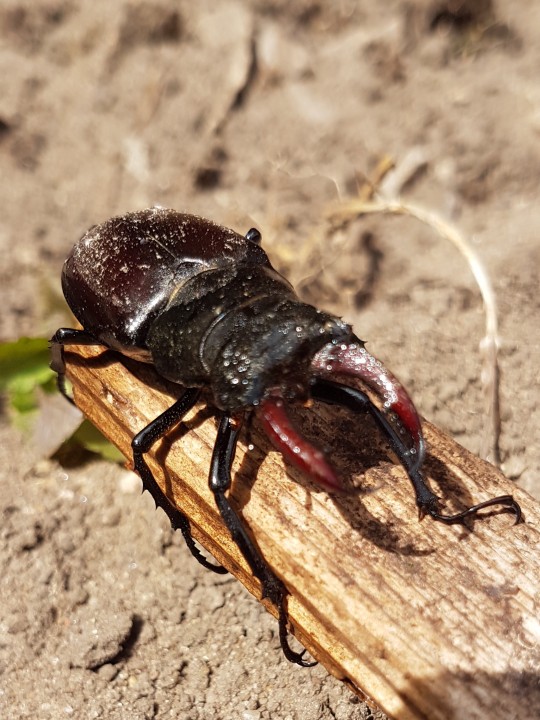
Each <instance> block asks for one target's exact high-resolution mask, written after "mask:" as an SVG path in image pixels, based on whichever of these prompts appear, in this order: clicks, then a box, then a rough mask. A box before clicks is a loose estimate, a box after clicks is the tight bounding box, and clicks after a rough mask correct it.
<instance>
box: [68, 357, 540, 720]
mask: <svg viewBox="0 0 540 720" xmlns="http://www.w3.org/2000/svg"><path fill="white" fill-rule="evenodd" d="M79 353H80V354H79ZM66 359H67V362H68V366H67V367H68V376H69V378H70V380H71V382H72V383H73V387H74V393H75V399H76V402H77V405H78V406H79V407H80V408H81V410H82V411H83V412H84V414H85V415H86V416H87V417H89V418H90V420H91V421H92V422H93V423H94V424H95V425H96V426H97V427H98V428H99V429H100V430H101V431H102V432H103V433H104V434H105V435H106V436H107V437H109V438H110V439H111V440H112V441H113V442H114V443H115V445H117V446H118V447H119V448H120V450H121V451H122V452H123V453H125V454H126V457H128V458H129V457H130V441H131V438H132V436H133V435H134V433H135V432H136V431H138V430H140V429H141V428H142V427H144V426H145V425H146V424H147V423H148V422H150V421H151V420H152V419H153V418H155V417H156V416H157V415H158V414H159V413H160V412H162V411H163V410H164V409H165V408H166V407H168V406H169V405H170V404H171V402H172V400H173V395H172V394H171V387H170V386H166V385H165V384H164V383H163V381H160V379H159V378H157V376H155V374H154V373H153V371H152V369H151V368H149V367H144V366H143V367H140V366H136V368H135V370H136V372H135V374H132V372H129V371H128V370H127V369H126V367H125V366H124V365H122V364H120V363H119V362H116V361H114V359H113V360H112V361H111V354H110V353H102V354H101V355H100V353H99V350H96V349H95V348H74V349H70V350H69V352H68V351H66ZM130 369H131V370H133V368H132V367H131V366H130ZM172 389H173V391H174V390H175V388H172ZM309 416H310V417H311V418H312V419H313V422H314V423H315V425H316V427H315V428H314V429H313V431H314V432H317V434H318V435H319V437H320V438H321V440H322V441H323V442H324V443H328V444H331V443H333V444H334V447H335V452H336V456H337V461H338V463H339V468H340V471H341V472H342V473H345V474H347V469H348V466H349V465H350V464H351V462H352V460H351V458H353V459H354V458H356V459H358V456H359V455H360V457H361V461H360V465H359V466H355V467H354V468H352V469H351V468H349V470H350V471H351V472H352V473H354V472H360V473H362V475H361V477H360V483H361V485H362V486H363V487H365V488H370V489H371V492H369V493H367V494H364V495H362V494H358V495H347V496H343V497H329V496H328V495H326V494H325V493H322V492H317V491H315V490H314V488H313V487H312V486H311V485H310V483H309V481H307V480H306V478H303V477H302V476H301V475H299V474H297V473H295V471H294V470H292V469H289V468H288V469H285V468H284V467H283V464H282V461H281V458H280V456H279V455H278V454H277V453H275V452H271V451H270V452H269V446H268V443H267V442H266V440H265V438H264V437H262V436H261V435H260V434H258V432H257V429H256V427H255V428H254V429H253V431H252V432H251V434H250V438H249V441H250V442H251V443H253V445H254V449H253V450H252V451H251V452H250V451H248V450H247V449H246V444H245V442H244V441H241V442H240V445H239V448H238V454H237V459H236V461H235V463H234V466H233V487H232V491H231V497H232V502H233V504H234V505H235V506H236V507H237V508H238V509H239V510H240V512H241V515H242V517H243V519H244V521H245V523H246V525H247V527H248V528H249V530H250V532H251V533H252V536H253V538H254V539H255V541H256V543H257V544H258V545H259V547H260V549H261V552H262V553H263V555H264V557H265V558H266V560H267V562H268V563H269V565H270V566H271V567H272V568H273V569H274V571H275V572H276V573H277V574H278V575H279V576H280V577H281V578H282V579H283V580H284V582H285V584H286V585H287V587H288V589H289V591H290V593H291V595H290V601H289V613H290V618H291V622H292V624H293V626H294V629H295V634H296V636H297V637H298V638H299V640H300V641H301V642H302V643H303V644H304V645H305V646H306V647H307V648H308V649H309V650H310V651H311V652H312V653H313V655H314V656H315V657H316V658H317V659H318V660H319V661H320V662H321V663H323V665H324V666H325V667H326V668H327V669H328V670H329V671H330V672H332V673H333V674H334V675H337V676H338V677H341V678H342V679H344V680H346V681H347V682H349V683H350V684H351V685H352V686H353V687H354V688H356V689H357V690H358V691H361V692H362V693H365V695H366V696H367V697H369V698H371V701H372V702H373V703H374V704H376V705H377V706H379V707H381V708H382V709H384V710H385V711H386V712H387V713H388V714H389V715H390V716H393V717H396V718H400V720H409V719H410V720H412V719H414V720H419V719H420V718H423V719H425V718H430V720H438V719H440V720H448V719H449V718H454V717H455V718H461V717H467V718H468V719H469V720H475V719H477V720H480V719H484V718H486V717H489V718H491V719H492V720H498V719H499V718H500V719H501V720H502V718H504V720H507V718H508V717H509V715H508V708H512V712H511V717H513V718H516V720H517V719H518V718H521V719H522V720H525V718H531V717H538V716H540V694H539V693H538V685H537V681H536V680H535V675H534V673H535V672H536V673H537V672H538V670H539V668H540V657H539V650H538V640H539V639H540V625H539V623H538V615H539V607H538V604H539V600H538V599H539V598H540V591H539V583H538V572H537V571H538V566H539V562H540V550H539V548H540V538H539V532H538V527H539V522H540V511H539V507H538V504H536V503H535V502H534V500H532V498H530V497H529V496H528V495H527V494H526V493H525V492H523V491H520V490H516V489H515V488H514V487H513V486H512V484H511V483H510V482H509V481H508V480H507V479H506V478H504V477H503V476H502V475H501V474H500V472H499V471H497V470H496V469H495V468H493V467H492V466H491V465H489V464H487V463H486V462H484V461H482V460H480V459H478V458H476V457H474V456H473V455H471V454H470V453H469V452H468V451H466V450H465V449H464V448H462V447H461V446H459V445H458V444H456V443H455V442H453V441H452V440H451V439H450V438H449V437H447V436H446V435H445V434H444V433H442V432H441V431H439V430H438V429H437V428H435V427H433V426H431V425H429V424H426V436H427V442H428V445H429V455H428V460H427V463H426V473H427V476H428V477H429V478H430V480H431V482H432V484H434V486H435V485H436V486H438V490H439V492H440V494H441V495H444V497H445V498H447V499H448V505H453V506H454V507H459V506H460V503H461V504H462V505H463V504H469V503H470V502H472V501H474V502H477V501H481V500H483V499H486V498H488V497H490V496H493V495H499V494H504V493H510V492H513V493H514V495H515V496H516V498H517V499H518V500H519V502H520V503H522V506H523V510H524V513H525V517H526V523H524V524H521V525H518V526H514V525H513V524H512V516H510V515H507V514H505V513H501V514H498V515H493V516H490V517H489V518H486V519H484V520H478V521H476V522H475V523H474V532H469V531H467V530H466V529H464V528H462V527H448V526H444V525H440V524H437V523H434V522H432V521H431V520H430V519H425V520H424V521H423V522H422V523H421V524H420V523H419V522H418V518H417V512H416V508H415V505H414V500H413V495H412V491H411V489H410V487H409V484H408V480H407V477H406V475H405V473H404V471H403V470H402V469H401V468H400V467H398V466H396V465H395V464H394V462H393V461H392V458H391V457H390V456H388V455H387V451H386V450H385V449H384V446H381V444H380V442H379V440H378V436H377V434H376V432H375V431H374V429H373V428H372V427H370V426H369V423H368V422H367V421H366V419H365V418H358V420H357V423H353V425H354V427H353V429H352V430H351V423H350V417H349V415H348V414H346V413H344V412H342V411H339V410H335V409H330V408H323V407H318V406H317V407H315V408H313V409H312V410H311V411H310V415H309ZM185 424H186V425H187V427H188V428H189V432H186V433H182V437H181V438H179V439H178V438H177V441H176V442H171V440H170V439H168V438H166V439H164V440H163V441H161V442H159V443H157V445H156V447H155V448H154V450H153V451H152V452H151V453H149V456H148V460H149V464H150V466H151V467H152V469H153V471H154V473H155V475H156V479H157V480H158V482H159V483H160V484H161V486H162V487H163V489H164V490H165V492H166V493H167V494H168V496H169V497H170V498H172V499H173V500H174V502H175V503H176V504H177V505H178V507H179V508H181V509H182V511H183V512H185V513H186V514H187V515H188V516H189V517H190V519H191V523H192V526H193V534H194V536H195V537H196V538H197V539H198V540H199V541H200V542H201V543H202V544H203V545H204V546H205V547H206V548H207V549H208V550H209V551H210V552H211V553H212V554H213V555H214V556H215V557H216V558H217V559H218V560H219V561H220V562H222V563H223V564H224V565H225V566H226V567H227V568H228V569H229V570H230V571H231V572H232V573H233V574H234V575H235V576H236V577H237V578H238V579H239V580H240V582H242V583H243V584H244V585H245V586H246V587H247V588H248V590H249V591H250V592H251V593H252V594H254V595H255V597H259V587H258V583H257V581H256V580H255V579H254V578H253V577H252V576H251V574H250V572H249V568H248V567H247V565H246V563H245V562H244V560H243V558H242V557H241V556H240V555H239V553H238V551H237V548H236V547H235V545H234V544H233V543H232V542H231V539H230V537H229V535H228V532H227V531H226V530H225V528H224V527H223V525H222V523H221V520H220V517H219V514H218V512H217V509H216V507H215V503H214V500H213V497H212V495H211V493H210V491H209V489H208V484H207V475H208V468H209V462H210V454H211V448H212V445H213V442H214V438H215V432H216V429H215V422H214V420H213V418H212V417H209V415H208V413H201V411H200V408H199V409H196V410H195V411H194V414H191V415H190V416H189V417H188V418H186V423H185ZM325 432H326V435H325ZM177 435H178V433H177ZM362 447H363V448H364V452H361V448H362ZM435 481H436V483H435ZM268 609H269V610H270V611H273V608H268ZM274 614H275V612H274ZM213 621H214V620H212V622H213ZM209 622H210V620H209ZM306 672H309V671H306Z"/></svg>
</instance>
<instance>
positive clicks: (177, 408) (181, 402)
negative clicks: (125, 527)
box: [131, 388, 227, 574]
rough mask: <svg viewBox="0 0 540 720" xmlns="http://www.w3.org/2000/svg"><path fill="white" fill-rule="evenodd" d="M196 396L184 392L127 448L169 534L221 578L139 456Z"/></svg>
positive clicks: (195, 391)
mask: <svg viewBox="0 0 540 720" xmlns="http://www.w3.org/2000/svg"><path fill="white" fill-rule="evenodd" d="M199 395H200V390H199V389H198V388H188V389H187V390H186V391H185V393H184V394H183V395H182V397H181V398H179V399H178V400H177V401H176V402H175V403H174V405H171V407H170V408H168V409H167V410H165V412H164V413H162V414H161V415H159V416H158V417H157V418H156V419H155V420H152V422H151V423H150V424H149V425H147V426H146V427H145V428H143V429H142V430H141V431H140V432H138V433H137V435H135V437H134V438H133V440H132V441H131V447H132V449H133V465H134V468H135V471H136V472H137V473H138V474H139V475H140V476H141V479H142V481H143V492H144V490H148V492H149V493H150V495H151V496H152V497H153V498H154V502H155V504H156V507H160V508H161V509H162V510H164V511H165V513H166V514H167V517H168V518H169V520H170V521H171V526H172V528H173V530H180V531H181V533H182V535H183V536H184V540H185V541H186V545H187V546H188V548H189V550H190V552H191V554H192V555H193V557H194V558H195V559H196V560H198V562H200V564H201V565H203V566H204V567H205V568H207V569H208V570H212V571H213V572H216V573H220V574H224V573H226V572H227V570H226V569H225V568H224V567H222V566H221V565H215V564H214V563H211V562H209V561H208V560H207V559H206V558H205V557H204V555H203V554H202V553H201V552H200V550H199V548H198V547H197V546H196V545H195V542H194V540H193V537H192V536H191V529H190V525H189V520H188V519H187V517H186V516H185V515H184V513H183V512H180V510H178V508H176V507H174V505H172V503H171V501H170V500H169V498H168V497H167V496H166V495H165V493H164V492H163V490H162V489H161V488H160V486H159V485H158V483H157V482H156V479H155V478H154V476H153V474H152V471H151V470H150V468H149V467H148V465H147V463H146V460H145V459H144V457H143V454H144V453H146V452H148V451H149V450H150V448H151V447H152V445H153V444H154V443H155V442H156V441H157V440H159V439H160V438H162V437H163V436H164V435H165V434H166V433H167V432H168V431H169V430H170V429H171V428H172V427H173V426H174V425H176V424H177V423H179V422H180V420H181V419H182V418H183V417H184V415H185V414H186V413H187V412H189V410H191V408H192V407H193V406H194V405H195V403H196V402H197V398H198V397H199Z"/></svg>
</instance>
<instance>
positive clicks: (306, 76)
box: [0, 0, 540, 720]
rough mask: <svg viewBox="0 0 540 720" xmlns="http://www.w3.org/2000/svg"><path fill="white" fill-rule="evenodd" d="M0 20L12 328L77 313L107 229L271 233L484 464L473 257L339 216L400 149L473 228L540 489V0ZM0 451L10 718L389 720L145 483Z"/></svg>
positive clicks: (5, 6)
mask: <svg viewBox="0 0 540 720" xmlns="http://www.w3.org/2000/svg"><path fill="white" fill-rule="evenodd" d="M0 28H2V32H1V36H0V163H1V168H2V187H1V195H2V203H1V204H2V214H1V219H0V249H1V262H0V282H1V298H2V314H1V316H0V338H1V339H3V340H7V339H12V338H16V337H18V336H21V335H44V336H50V335H51V334H52V332H53V331H54V330H55V329H56V327H57V326H58V325H59V324H61V323H62V322H64V320H63V317H62V313H61V312H60V311H59V310H58V303H57V302H52V301H51V299H50V297H51V288H55V289H56V290H58V287H59V276H60V268H61V263H62V261H63V259H64V257H65V256H66V254H67V252H68V249H69V248H70V247H71V245H72V244H73V242H74V241H75V240H76V239H77V238H78V237H79V236H80V235H81V234H82V232H84V230H86V228H87V227H89V226H90V225H92V224H95V223H96V222H100V221H102V220H104V219H106V218H107V217H109V216H111V215H114V214H118V213H121V212H124V211H127V210H133V209H138V208H142V207H147V206H150V205H152V204H161V205H165V206H171V207H175V208H177V209H180V210H188V211H190V212H195V213H199V214H202V215H206V216H208V217H212V218H214V219H216V220H219V221H222V222H224V223H225V224H229V225H231V226H233V227H235V228H236V229H238V230H240V231H244V232H245V230H247V229H248V228H249V227H251V226H252V225H257V226H258V227H259V228H260V229H261V230H262V233H263V238H264V243H265V247H266V248H267V250H268V251H269V253H270V255H271V257H272V259H273V261H274V262H275V264H276V265H277V266H278V267H279V268H280V269H282V270H283V271H284V272H286V273H287V274H288V275H289V277H290V278H291V279H292V280H293V281H294V282H296V283H300V286H301V288H302V292H303V294H304V296H305V297H306V298H308V299H309V300H311V301H312V302H316V303H317V304H319V305H322V306H325V307H326V308H327V309H330V310H333V311H337V312H340V313H342V314H344V315H345V317H346V318H347V319H348V320H349V321H351V322H353V323H354V325H355V328H356V329H357V332H358V334H359V335H360V336H361V337H362V338H364V339H366V340H368V341H369V343H370V348H371V349H372V350H373V352H375V353H376V354H377V355H378V356H379V357H380V358H381V359H383V360H384V361H385V362H386V364H387V365H388V366H389V367H391V368H392V369H393V370H394V371H395V372H396V374H397V375H398V376H399V377H401V378H402V380H403V381H404V383H405V384H406V385H407V386H408V387H409V389H410V391H411V393H412V395H413V397H414V398H415V400H416V403H417V405H418V407H419V409H420V411H421V412H422V414H424V415H425V416H426V417H428V418H429V419H430V420H431V421H433V422H435V423H436V424H437V425H439V426H440V427H442V428H444V429H446V430H447V431H448V432H449V433H451V434H452V435H453V436H454V437H455V438H457V439H458V440H459V441H460V442H462V443H463V444H464V445H466V446H467V447H468V448H470V449H472V450H473V451H475V452H480V450H481V449H482V448H483V447H485V438H486V431H487V432H489V427H490V424H489V421H488V419H487V418H486V415H485V411H484V407H485V400H484V391H483V388H482V383H481V377H480V376H481V356H480V352H479V342H480V340H481V338H482V336H483V326H484V315H483V310H482V302H481V298H480V295H479V292H478V289H477V287H476V286H475V284H474V281H473V279H472V276H471V272H470V269H469V267H468V266H467V264H466V262H465V261H464V259H463V257H462V256H461V255H459V254H458V253H457V251H456V250H455V248H453V247H452V246H451V245H449V244H448V242H447V241H445V240H442V239H441V238H440V237H438V236H437V234H436V233H435V232H434V231H433V229H432V228H429V227H426V226H425V225H423V224H421V223H419V222H417V221H414V220H412V219H406V218H394V217H391V218H389V217H377V218H375V217H374V216H370V217H368V218H365V219H363V220H362V221H359V222H356V223H355V224H354V225H352V226H350V227H348V228H347V230H346V231H345V232H344V233H341V234H339V233H338V234H335V233H332V234H330V232H329V230H328V227H327V226H326V225H325V223H324V219H323V217H324V212H325V209H326V208H327V206H328V204H330V203H332V202H334V201H335V200H336V198H337V197H338V196H341V197H350V196H353V195H355V194H356V193H357V189H358V187H359V186H362V185H363V184H364V182H365V177H374V176H375V175H374V173H375V170H376V168H377V167H378V165H379V164H380V162H381V160H382V159H383V158H384V157H385V156H386V155H389V156H390V157H391V158H393V160H394V161H395V163H396V167H397V169H398V177H397V178H396V176H395V175H394V177H393V178H392V177H388V176H387V185H386V192H387V193H390V192H392V187H391V182H390V181H392V182H394V190H395V188H396V187H397V190H398V191H400V192H401V197H402V198H403V199H404V200H406V201H407V202H410V203H415V204H418V205H421V206H423V207H425V208H427V209H429V210H430V211H431V212H434V213H437V214H438V215H440V217H442V218H443V219H445V220H446V221H448V222H451V223H453V224H454V225H455V226H456V227H458V228H460V229H461V231H462V232H463V233H464V234H465V235H466V236H467V237H468V238H470V239H471V241H472V244H473V246H474V248H475V250H476V251H477V253H478V254H479V256H480V257H481V259H482V261H483V263H484V264H485V267H486V269H487V271H488V273H489V275H490V277H491V280H492V282H493V285H494V288H495V292H496V297H497V302H498V306H499V322H500V335H501V341H502V346H501V353H500V363H501V371H502V375H501V385H500V390H501V408H502V413H501V434H500V439H499V447H500V455H501V460H502V466H503V469H504V470H505V472H506V473H507V474H508V475H509V476H510V477H512V478H513V479H515V480H516V481H517V482H519V483H520V484H521V485H522V486H524V487H525V488H527V489H528V490H529V491H530V492H533V493H534V494H536V495H537V497H540V482H539V480H538V476H539V472H538V471H539V465H540V450H539V446H538V443H537V438H538V436H539V435H540V411H539V409H538V405H537V389H536V383H537V381H538V366H539V359H540V345H539V342H538V330H537V328H538V308H539V302H540V301H539V296H538V267H539V264H540V245H539V243H538V240H537V234H538V231H539V228H540V209H539V206H538V203H537V196H538V186H539V182H540V157H539V149H538V147H539V145H538V141H539V135H540V88H539V85H538V68H539V67H540V45H539V44H538V32H539V29H540V6H539V5H538V3H537V2H534V1H533V0H521V1H520V2H518V3H511V4H510V3H502V2H498V3H491V2H490V1H489V0H462V1H461V2H460V1H459V0H458V1H456V2H445V0H440V2H435V1H431V0H409V1H405V0H389V1H388V2H385V3H377V2H374V0H371V2H369V0H358V1H353V0H342V1H341V2H330V0H328V1H327V2H325V1H324V0H321V1H320V2H315V1H308V0H298V2H295V3H289V2H285V1H284V0H251V1H250V2H249V1H247V0H246V1H245V2H241V1H239V0H238V1H235V0H222V2H220V3H215V2H211V0H201V1H200V2H198V3H193V2H188V1H187V0H182V1H181V2H173V1H172V0H171V1H167V0H146V1H144V2H133V3H130V2H127V0H118V1H117V2H114V3H111V2H104V1H103V0H94V2H92V3H76V2H71V1H69V0H64V1H62V0H42V2H39V3H36V2H34V1H33V0H3V2H2V4H1V6H0ZM408 168H411V169H410V170H408ZM62 407H63V406H62ZM54 423H55V421H54V420H53V418H51V417H49V418H47V420H46V421H45V424H47V425H49V426H51V425H54ZM0 438H1V439H0V468H1V473H2V481H1V482H2V492H1V505H2V511H3V516H2V518H3V519H2V523H1V526H0V535H1V543H0V562H1V573H0V578H1V580H0V588H1V589H0V593H1V598H2V602H1V605H2V610H1V615H0V673H1V675H0V716H1V717H2V718H8V719H10V718H14V719H15V718H40V719H47V718H54V719H56V718H65V717H76V718H108V719H111V720H115V719H116V718H133V719H135V720H138V719H139V718H141V719H142V718H172V717H174V718H186V719H187V718H189V719H190V720H200V719H202V718H213V719H214V720H217V719H218V718H233V717H234V718H241V719H242V720H263V719H265V718H272V720H293V719H294V720H296V719H300V718H302V719H303V720H330V719H333V720H345V719H348V718H351V719H353V720H360V719H361V718H368V717H372V716H371V715H370V714H369V710H368V709H367V707H366V706H364V705H363V704H362V703H360V702H359V701H358V700H357V698H355V697H353V696H351V694H350V693H349V691H348V690H347V689H346V688H345V687H343V686H342V685H340V683H339V682H338V681H336V680H334V679H333V678H331V677H328V676H327V675H326V673H325V672H324V670H323V669H321V668H315V669H314V670H302V669H299V668H295V667H291V666H290V665H289V664H288V663H287V662H286V661H285V660H284V658H283V657H282V654H281V652H280V650H279V643H278V640H277V637H276V626H275V623H274V621H273V620H272V618H271V617H270V616H268V615H267V614H266V613H265V612H264V611H263V610H262V609H261V608H260V607H259V606H258V605H257V603H255V602H254V601H253V600H252V599H251V598H250V597H248V596H247V594H246V593H245V592H244V591H243V590H242V588H241V587H240V586H239V585H238V583H236V582H235V581H234V580H232V579H230V578H226V579H223V578H220V577H218V576H213V575H212V574H209V573H208V574H207V573H205V571H204V570H203V569H202V568H200V567H199V566H198V565H197V564H196V563H195V562H194V561H192V559H191V557H190V556H189V555H188V553H187V551H186V550H185V548H184V547H183V544H182V542H181V541H180V540H179V539H178V538H176V537H173V536H172V533H171V532H170V530H169V529H168V527H167V523H166V520H165V518H164V516H162V514H161V513H156V512H154V510H153V508H152V503H151V501H150V499H149V498H146V497H143V498H141V497H140V496H139V492H138V491H139V484H138V480H137V478H135V477H134V476H132V475H130V474H129V473H128V472H127V471H125V470H122V469H119V468H118V467H116V466H112V465H108V464H106V463H104V462H97V461H94V462H91V463H87V464H85V465H84V466H82V467H81V466H79V467H75V468H63V467H61V466H60V465H59V464H58V463H56V462H54V461H50V460H47V459H44V458H43V457H42V454H43V453H42V447H43V445H42V444H41V445H40V444H39V443H36V442H31V441H30V440H29V439H28V438H27V437H23V436H21V435H20V434H19V433H18V432H17V431H15V430H14V429H13V428H11V427H10V425H9V422H8V420H7V418H6V417H5V416H4V417H3V418H2V422H1V426H0ZM509 713H510V714H509V718H510V717H511V711H509ZM377 717H379V716H377ZM381 717H382V716H381Z"/></svg>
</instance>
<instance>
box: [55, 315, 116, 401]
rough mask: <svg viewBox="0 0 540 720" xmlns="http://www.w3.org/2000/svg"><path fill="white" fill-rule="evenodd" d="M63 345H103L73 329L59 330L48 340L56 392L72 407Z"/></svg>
mask: <svg viewBox="0 0 540 720" xmlns="http://www.w3.org/2000/svg"><path fill="white" fill-rule="evenodd" d="M64 345H103V343H101V342H99V340H96V338H95V337H94V336H93V335H91V334H90V333H89V332H86V330H75V329H74V328H59V329H58V330H57V331H56V332H55V333H54V335H53V336H52V338H51V339H50V340H49V347H50V350H51V363H50V367H51V370H54V372H55V373H56V384H57V385H58V390H60V392H61V393H62V395H63V396H64V397H65V398H66V400H68V401H69V402H70V403H71V404H72V405H73V404H74V402H73V398H72V397H71V396H70V395H68V392H67V390H66V363H65V361H64Z"/></svg>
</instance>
